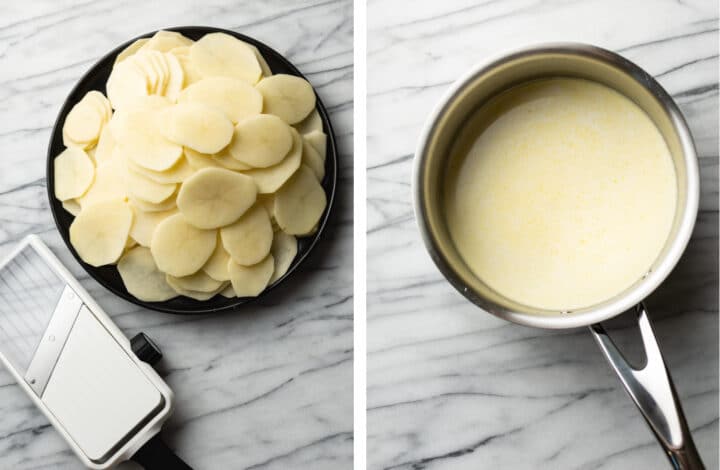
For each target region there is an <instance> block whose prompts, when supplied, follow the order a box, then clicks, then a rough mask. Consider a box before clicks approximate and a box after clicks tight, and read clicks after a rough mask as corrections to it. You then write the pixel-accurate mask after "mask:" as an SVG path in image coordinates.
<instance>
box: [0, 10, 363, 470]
mask: <svg viewBox="0 0 720 470" xmlns="http://www.w3.org/2000/svg"><path fill="white" fill-rule="evenodd" d="M181 25H210V26H219V27H224V28H229V29H234V30H236V31H239V32H242V33H244V34H247V35H251V36H254V37H256V38H258V39H260V40H261V41H264V42H266V43H267V44H269V45H270V46H271V47H273V48H275V49H276V50H278V51H280V52H281V53H283V54H285V55H286V57H288V58H289V59H290V60H291V61H292V62H294V63H295V64H296V65H297V66H298V67H299V68H300V70H301V71H303V72H304V73H305V74H307V76H308V77H309V79H310V80H311V81H312V83H313V84H314V85H315V86H316V88H317V90H318V92H319V94H320V96H321V98H322V99H323V101H324V103H325V104H326V106H327V107H328V108H329V110H330V112H331V116H332V121H333V124H334V126H335V129H336V132H337V137H338V138H339V143H340V149H341V155H340V180H339V183H338V188H339V194H338V195H339V197H338V200H337V206H336V208H335V216H334V218H333V221H332V224H331V226H330V227H328V233H327V237H326V238H325V240H324V241H323V242H322V243H321V244H320V245H319V246H318V247H317V248H316V250H315V253H314V256H312V257H311V259H310V260H308V262H307V263H306V265H305V266H304V267H303V268H302V270H301V272H300V273H299V274H298V275H297V276H296V279H295V280H294V281H293V282H290V283H288V284H287V285H286V286H284V287H283V288H281V289H279V290H278V291H277V295H275V296H273V297H272V299H269V300H268V301H267V302H264V303H263V304H262V305H254V306H251V307H248V308H245V309H243V310H242V311H241V312H239V313H236V314H228V315H221V316H210V317H186V318H183V317H178V316H172V315H167V314H162V313H157V312H152V311H147V310H141V309H138V308H136V307H135V306H133V305H131V304H129V303H126V302H124V301H120V300H118V299H115V298H112V297H111V295H110V294H109V293H108V292H107V291H105V290H104V289H103V288H101V287H100V286H99V285H98V284H96V283H95V282H94V281H91V280H89V279H88V278H87V276H82V274H83V273H82V272H81V271H80V267H79V265H78V264H77V263H76V262H75V261H74V260H73V259H72V258H71V257H70V255H69V252H68V251H67V249H66V248H65V247H64V246H63V245H62V242H61V240H60V238H59V236H58V235H57V234H56V232H55V229H54V225H53V222H52V218H51V215H50V212H49V209H48V203H47V200H46V195H45V179H44V176H45V154H46V149H47V143H48V141H49V135H50V127H51V126H52V124H53V122H54V120H55V117H56V114H57V112H58V111H59V108H60V106H61V104H62V102H63V100H64V98H65V96H66V95H67V94H68V93H69V91H70V89H71V87H72V86H73V85H74V84H75V82H76V81H77V80H78V79H79V78H80V77H81V75H82V74H83V73H84V72H85V71H86V70H87V69H88V68H89V67H90V66H91V65H92V64H93V63H94V62H95V61H96V60H97V59H98V58H100V57H101V56H102V55H104V54H105V53H106V52H107V51H109V50H110V49H112V48H114V47H115V46H116V45H118V44H119V43H121V42H124V41H125V40H127V39H129V38H132V37H133V36H136V35H138V34H141V33H144V32H146V31H150V30H154V29H158V28H162V27H169V26H181ZM352 27H353V22H352V2H351V1H350V0H331V1H319V0H318V1H316V0H303V1H293V2H256V1H252V0H247V1H227V0H225V1H223V0H212V1H204V2H192V1H189V0H187V1H183V0H163V1H152V2H146V1H141V0H132V1H124V2H116V1H112V0H97V1H87V0H85V1H83V0H63V1H57V0H41V1H35V0H33V1H21V0H8V1H3V2H2V3H1V4H0V149H2V151H1V153H2V158H0V255H2V254H4V253H6V252H7V251H8V250H9V249H10V247H11V246H12V245H13V244H14V243H15V241H16V240H18V239H19V238H21V237H22V236H24V235H26V234H28V233H40V234H41V235H42V238H43V239H44V240H45V241H46V242H48V243H49V244H50V245H51V247H52V248H53V251H55V253H57V254H58V255H59V256H60V257H61V258H62V259H63V260H64V261H65V262H66V263H67V265H68V266H69V267H71V268H72V270H73V272H74V273H76V275H81V279H82V281H83V284H84V285H85V286H86V287H87V288H88V289H89V290H90V292H91V294H92V295H94V296H96V297H97V298H98V299H99V301H100V303H101V304H102V306H103V307H104V308H105V309H106V310H107V312H108V313H109V314H110V315H111V316H112V317H113V318H114V320H115V321H116V322H117V324H118V325H119V326H120V327H121V328H122V329H123V330H124V331H125V332H126V333H127V335H128V336H132V335H134V334H135V333H137V332H138V331H144V332H146V333H147V334H148V335H150V336H151V337H152V338H153V339H154V340H156V341H157V343H159V345H160V346H161V348H162V350H163V352H164V354H165V360H164V364H163V365H162V370H163V374H164V376H165V379H166V380H167V382H168V383H169V385H170V386H171V387H172V388H173V389H174V391H175V393H176V398H177V402H176V405H177V409H176V412H175V414H174V416H173V417H172V419H171V420H170V422H169V423H168V424H167V426H166V429H165V431H164V433H163V434H164V436H165V437H166V439H167V441H168V442H169V444H170V445H171V446H172V447H175V448H176V449H177V452H178V453H179V454H180V455H181V456H182V457H183V458H184V459H186V460H187V462H188V463H190V464H191V465H192V466H193V467H194V468H196V469H198V470H201V469H218V468H223V469H231V468H232V469H280V468H307V469H341V468H342V469H348V468H351V465H352V439H353V436H352V351H353V339H352V219H351V215H352V159H353V154H352V110H353V103H352V71H353V65H352V60H353V55H352V41H353V31H352ZM129 467H131V466H129ZM0 468H1V469H11V468H12V469H38V468H52V469H77V468H80V464H79V462H78V461H77V460H76V459H75V457H74V455H73V454H72V453H71V452H70V451H69V450H68V449H67V448H66V446H65V444H64V443H63V441H62V440H61V439H60V438H59V436H58V435H57V434H56V433H55V432H54V431H53V430H52V429H51V428H49V427H48V426H47V425H46V423H45V421H44V419H42V417H41V416H39V414H38V413H37V412H36V411H35V410H34V408H33V407H32V406H31V404H30V402H29V400H28V399H27V398H26V397H25V396H24V395H23V394H22V392H21V391H20V390H19V389H18V388H17V386H15V385H14V384H13V383H12V381H11V378H10V377H9V375H8V374H7V373H6V372H5V371H4V370H0Z"/></svg>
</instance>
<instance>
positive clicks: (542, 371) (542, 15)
mask: <svg viewBox="0 0 720 470" xmlns="http://www.w3.org/2000/svg"><path fill="white" fill-rule="evenodd" d="M368 23H369V32H368V94H369V97H368V168H369V169H368V190H367V192H368V195H369V206H368V331H367V336H368V353H369V355H368V400H367V401H368V408H369V410H368V444H367V447H368V468H369V469H371V470H377V469H381V468H382V469H399V470H402V469H408V470H410V469H414V470H419V469H433V470H435V469H485V468H497V469H552V470H556V469H571V468H583V469H591V468H592V469H597V468H603V469H643V470H644V469H662V468H668V466H667V464H666V462H665V460H664V456H663V454H662V453H661V451H660V449H659V448H658V447H657V446H656V444H655V442H654V439H653V437H652V435H651V434H650V432H649V431H648V429H647V427H646V425H645V423H644V422H643V420H642V419H641V418H640V416H639V414H638V413H637V412H636V410H635V408H634V406H633V404H632V403H631V402H630V400H629V399H628V398H627V397H626V395H625V393H624V391H623V390H622V389H621V388H620V386H619V382H618V381H617V380H616V378H615V377H614V376H613V375H612V374H611V373H610V370H609V367H608V366H607V364H605V362H604V361H603V359H602V358H601V356H600V353H599V351H598V350H597V349H596V347H595V345H594V344H593V341H592V339H591V337H590V335H589V334H588V333H587V331H585V330H572V331H561V332H551V331H543V330H539V329H531V328H525V327H522V326H517V325H511V324H508V323H506V322H504V321H501V320H499V319H497V318H495V317H493V316H491V315H488V314H485V313H483V312H482V311H480V310H479V309H478V308H476V307H474V306H473V305H471V304H469V303H468V302H467V301H466V300H465V299H464V298H463V297H462V296H461V295H460V294H459V293H457V292H455V291H454V290H453V288H452V287H450V285H449V284H448V283H447V282H445V281H444V279H443V278H442V277H441V275H440V274H439V273H438V271H437V270H436V269H435V267H434V265H433V264H432V262H431V260H430V258H429V257H428V256H427V255H426V253H425V250H424V247H423V245H422V242H421V240H420V238H419V236H418V232H417V230H416V225H415V220H414V217H413V213H412V201H411V196H410V176H411V164H412V157H413V152H414V150H415V145H416V141H417V138H418V133H419V130H420V128H421V126H422V124H423V122H424V120H425V119H426V117H427V115H428V113H429V112H430V110H431V109H432V107H433V106H434V105H435V103H436V102H437V100H438V99H439V98H440V96H441V95H442V93H444V91H445V90H446V88H447V87H448V85H449V84H450V83H451V82H453V81H454V80H455V78H456V77H458V76H459V74H461V73H463V72H464V71H465V70H466V69H468V68H469V67H471V66H472V65H473V64H475V63H477V62H479V61H482V60H483V59H485V58H486V57H488V56H489V55H493V54H497V53H499V52H501V51H502V50H503V49H506V48H512V47H517V46H521V45H525V44H529V43H536V42H541V41H550V40H554V41H568V40H572V41H584V42H590V43H594V44H597V45H600V46H604V47H607V48H609V49H613V50H616V51H619V52H621V53H622V54H624V55H625V56H627V57H628V58H629V59H631V60H633V61H635V62H636V63H638V64H639V65H641V66H642V67H644V68H645V69H646V70H648V71H649V72H650V73H652V74H653V75H655V76H656V77H657V78H658V79H659V81H660V82H661V83H662V85H664V86H665V87H666V88H667V90H668V91H669V92H670V93H671V94H672V95H673V96H674V97H675V99H676V100H677V102H678V103H679V104H680V107H681V108H682V111H683V112H684V113H685V116H686V117H687V119H688V121H689V124H690V127H691V128H692V131H693V133H694V136H695V141H696V144H697V148H698V150H699V154H700V162H701V167H702V170H701V171H702V202H701V207H700V215H699V218H698V223H697V228H696V230H695V233H694V237H693V239H692V241H691V243H690V246H689V248H688V251H687V253H686V255H685V256H684V258H683V259H682V261H681V263H680V265H679V266H678V268H677V269H676V270H675V272H674V273H673V274H672V276H671V277H670V278H669V279H668V281H667V282H666V283H665V284H664V285H663V286H662V287H661V288H660V290H659V291H658V292H657V293H656V294H655V295H653V296H652V297H651V298H650V299H648V306H649V308H650V310H651V315H652V319H653V320H654V324H655V327H656V331H657V334H658V337H659V341H660V343H661V346H662V348H663V350H664V353H665V356H666V359H667V361H668V363H669V365H670V368H671V370H672V373H673V376H674V378H675V382H676V385H677V389H678V391H679V394H680V395H681V397H682V401H683V403H684V405H685V410H686V413H687V416H688V420H689V423H690V426H691V427H692V429H693V431H694V435H695V439H696V441H697V444H698V447H699V449H700V452H701V454H702V456H703V457H704V459H705V463H706V465H707V468H708V469H711V468H714V469H716V468H718V4H717V2H716V1H715V0H706V1H697V0H694V1H693V0H688V1H676V0H640V1H631V2H630V1H623V0H589V1H537V0H507V1H498V0H483V1H479V2H478V1H472V0H443V1H436V0H421V1H414V2H410V1H408V0H393V1H388V0H370V2H369V5H368ZM629 331H632V330H628V329H624V330H623V331H622V333H623V334H622V335H621V336H622V337H623V339H624V340H628V341H629V339H630V336H627V335H626V334H625V333H628V332H629ZM626 336H627V338H626Z"/></svg>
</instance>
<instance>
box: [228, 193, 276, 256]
mask: <svg viewBox="0 0 720 470" xmlns="http://www.w3.org/2000/svg"><path fill="white" fill-rule="evenodd" d="M220 239H221V240H222V244H223V246H224V247H225V249H226V250H227V252H228V253H230V257H231V258H232V259H233V260H234V261H235V262H236V263H238V264H242V265H243V266H250V265H252V264H255V263H259V262H260V261H261V260H262V259H263V258H265V256H267V254H268V253H270V246H271V245H272V240H273V230H272V225H270V217H269V216H268V214H267V212H266V211H265V208H263V206H261V205H259V204H257V205H255V206H253V207H252V208H251V209H250V210H248V211H247V212H245V214H243V216H242V217H240V219H238V221H237V222H235V223H234V224H232V225H228V226H226V227H223V228H221V229H220Z"/></svg>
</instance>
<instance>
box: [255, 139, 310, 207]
mask: <svg viewBox="0 0 720 470" xmlns="http://www.w3.org/2000/svg"><path fill="white" fill-rule="evenodd" d="M291 134H292V135H293V146H292V149H290V153H289V154H288V155H287V156H286V157H285V158H284V159H283V161H281V162H280V163H278V164H277V165H274V166H271V167H268V168H256V169H252V170H248V171H244V172H243V173H244V174H246V175H248V176H251V177H252V179H253V180H255V184H256V185H257V187H258V193H260V194H270V193H274V192H276V191H277V190H278V189H280V187H281V186H282V185H283V184H284V183H285V181H287V180H288V179H289V178H290V177H291V176H292V175H293V173H295V171H297V169H298V168H299V167H300V161H301V160H302V138H301V137H300V135H299V134H298V133H297V131H296V130H295V129H292V130H291Z"/></svg>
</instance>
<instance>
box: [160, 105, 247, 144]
mask: <svg viewBox="0 0 720 470" xmlns="http://www.w3.org/2000/svg"><path fill="white" fill-rule="evenodd" d="M161 122H162V125H161V126H160V132H161V133H162V134H163V135H164V136H165V137H166V138H167V139H169V140H170V141H172V142H175V143H177V144H180V145H184V146H185V147H189V148H191V149H193V150H197V151H198V152H200V153H217V152H219V151H220V150H222V149H223V148H225V147H226V146H227V144H229V143H230V139H232V137H233V125H232V122H230V120H229V119H228V118H226V117H225V115H224V114H223V113H222V112H221V111H219V110H217V109H215V108H211V107H209V106H205V105H202V104H197V103H181V104H177V105H175V106H172V107H170V108H167V109H166V110H164V111H163V114H162V118H161Z"/></svg>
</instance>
